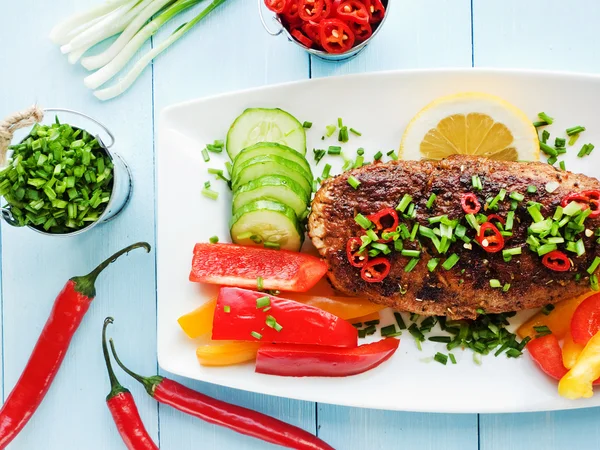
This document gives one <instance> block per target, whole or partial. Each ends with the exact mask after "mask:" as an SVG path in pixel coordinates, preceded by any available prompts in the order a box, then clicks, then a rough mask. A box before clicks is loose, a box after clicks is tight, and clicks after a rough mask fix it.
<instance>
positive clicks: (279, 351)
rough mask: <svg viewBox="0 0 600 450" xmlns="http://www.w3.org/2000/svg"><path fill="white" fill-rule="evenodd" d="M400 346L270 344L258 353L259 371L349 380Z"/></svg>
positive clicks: (392, 342)
mask: <svg viewBox="0 0 600 450" xmlns="http://www.w3.org/2000/svg"><path fill="white" fill-rule="evenodd" d="M398 345H400V341H399V340H398V339H394V338H388V339H383V340H381V341H378V342H374V343H372V344H365V345H360V346H358V347H355V348H337V347H321V346H315V345H285V344H284V345H271V344H267V345H264V346H261V347H260V349H259V350H258V354H257V356H256V372H258V373H264V374H269V375H279V376H284V377H347V376H351V375H357V374H359V373H363V372H366V371H367V370H371V369H373V368H375V367H377V366H378V365H380V364H381V363H383V362H384V361H386V360H388V359H389V358H390V357H391V356H392V355H393V354H394V352H395V351H396V350H397V349H398Z"/></svg>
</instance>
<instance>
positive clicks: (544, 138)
mask: <svg viewBox="0 0 600 450" xmlns="http://www.w3.org/2000/svg"><path fill="white" fill-rule="evenodd" d="M549 138H550V133H549V132H548V131H547V130H544V131H542V139H541V141H542V142H543V143H544V144H545V143H547V142H548V139H549Z"/></svg>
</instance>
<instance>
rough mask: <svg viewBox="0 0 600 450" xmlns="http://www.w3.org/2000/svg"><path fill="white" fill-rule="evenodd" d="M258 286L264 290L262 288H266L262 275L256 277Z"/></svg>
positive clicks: (260, 289)
mask: <svg viewBox="0 0 600 450" xmlns="http://www.w3.org/2000/svg"><path fill="white" fill-rule="evenodd" d="M256 288H257V289H258V290H259V291H262V290H263V288H264V282H263V279H262V277H258V278H256Z"/></svg>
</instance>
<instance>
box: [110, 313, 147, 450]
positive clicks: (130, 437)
mask: <svg viewBox="0 0 600 450" xmlns="http://www.w3.org/2000/svg"><path fill="white" fill-rule="evenodd" d="M110 323H113V318H112V317H107V318H106V319H104V326H103V327H102V353H103V354H104V362H105V363H106V370H107V371H108V378H109V379H110V393H109V394H108V395H107V396H106V405H107V406H108V409H109V411H110V413H111V415H112V417H113V420H114V421H115V425H116V426H117V430H118V431H119V434H120V435H121V438H122V439H123V442H124V443H125V446H126V447H127V448H128V449H129V450H158V446H157V445H156V444H155V443H154V441H153V440H152V438H151V437H150V435H149V434H148V431H146V427H144V423H143V422H142V418H141V417H140V413H139V412H138V409H137V406H136V405H135V401H134V400H133V396H132V395H131V392H129V390H128V389H126V388H124V387H123V386H121V384H120V383H119V380H117V377H116V375H115V372H114V371H113V368H112V364H111V363H110V356H109V354H108V347H107V345H106V327H107V326H108V324H110Z"/></svg>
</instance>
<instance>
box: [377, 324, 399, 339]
mask: <svg viewBox="0 0 600 450" xmlns="http://www.w3.org/2000/svg"><path fill="white" fill-rule="evenodd" d="M380 333H381V336H382V337H390V336H393V335H396V333H397V332H396V325H394V324H391V325H387V326H385V327H381V330H380Z"/></svg>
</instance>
